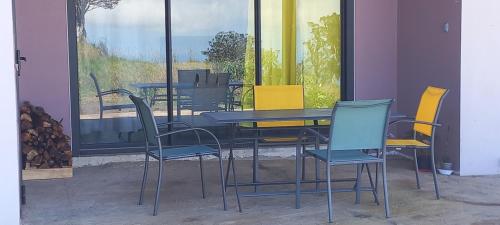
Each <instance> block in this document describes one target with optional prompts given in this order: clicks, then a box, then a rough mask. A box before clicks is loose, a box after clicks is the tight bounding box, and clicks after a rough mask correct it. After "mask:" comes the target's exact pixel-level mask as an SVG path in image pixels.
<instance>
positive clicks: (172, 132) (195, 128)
mask: <svg viewBox="0 0 500 225" xmlns="http://www.w3.org/2000/svg"><path fill="white" fill-rule="evenodd" d="M190 131H193V132H194V133H195V134H196V136H197V138H198V143H199V144H201V139H200V134H199V133H198V131H202V132H204V133H207V134H208V135H210V136H211V137H212V138H213V139H214V140H215V142H216V143H217V146H218V148H219V155H220V156H221V151H222V148H221V145H220V142H219V139H218V138H217V137H216V136H215V134H213V133H212V132H210V131H209V130H207V129H203V128H197V127H193V128H187V129H182V130H176V131H170V132H167V133H163V134H159V135H157V136H156V137H157V138H160V137H165V136H170V135H173V134H178V133H184V132H190ZM221 157H222V156H221Z"/></svg>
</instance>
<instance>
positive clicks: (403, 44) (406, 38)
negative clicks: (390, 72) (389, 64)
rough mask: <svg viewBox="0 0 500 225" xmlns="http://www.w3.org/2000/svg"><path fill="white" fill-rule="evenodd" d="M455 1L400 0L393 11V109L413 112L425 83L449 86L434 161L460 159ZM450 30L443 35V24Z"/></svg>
mask: <svg viewBox="0 0 500 225" xmlns="http://www.w3.org/2000/svg"><path fill="white" fill-rule="evenodd" d="M460 20H461V4H460V1H456V0H439V1H436V0H418V1H415V0H400V1H399V12H398V85H397V87H398V88H397V92H398V110H399V111H400V112H403V113H406V114H408V115H415V112H416V108H417V104H418V101H419V98H420V94H421V93H422V91H423V90H424V89H425V87H426V86H427V85H434V86H438V87H444V88H448V89H450V93H449V95H448V96H447V97H446V99H445V101H444V103H443V109H442V111H441V115H440V119H439V121H440V122H441V123H443V124H444V126H443V127H441V128H438V129H437V143H436V153H437V158H438V161H439V160H451V161H452V162H453V163H454V164H455V168H454V169H455V170H458V169H459V161H460V113H459V112H460V35H461V29H460V26H461V21H460ZM446 21H448V22H449V23H450V30H449V32H448V33H445V32H444V31H443V29H442V27H443V24H444V23H445V22H446Z"/></svg>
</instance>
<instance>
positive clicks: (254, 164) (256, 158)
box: [252, 139, 259, 192]
mask: <svg viewBox="0 0 500 225" xmlns="http://www.w3.org/2000/svg"><path fill="white" fill-rule="evenodd" d="M258 167H259V140H258V139H255V140H254V143H253V162H252V172H253V174H252V181H253V183H254V186H253V189H254V192H257V187H258V185H257V184H255V183H257V180H258V174H257V173H258Z"/></svg>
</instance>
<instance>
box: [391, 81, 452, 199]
mask: <svg viewBox="0 0 500 225" xmlns="http://www.w3.org/2000/svg"><path fill="white" fill-rule="evenodd" d="M448 93H449V90H446V91H445V93H444V94H443V96H442V97H441V99H440V100H439V103H438V107H437V110H436V113H435V115H434V121H433V122H432V123H429V122H425V121H417V120H415V119H413V118H405V119H401V120H396V121H393V122H391V123H390V124H389V127H390V126H393V125H396V124H399V123H411V124H425V125H430V126H432V135H431V136H430V137H429V138H430V145H429V146H428V147H419V146H390V145H388V146H387V148H388V150H392V151H402V150H403V151H404V150H413V161H414V164H415V165H414V168H415V179H416V183H417V189H420V188H421V186H420V175H419V171H418V170H419V168H418V158H417V152H418V151H422V150H424V151H425V150H427V151H429V150H430V152H431V166H432V178H433V180H434V191H435V193H436V199H438V200H439V199H440V198H441V196H440V192H439V184H438V179H437V172H436V162H435V149H434V145H435V143H434V140H435V132H436V127H441V126H442V125H441V124H440V123H438V117H439V114H440V112H441V106H442V103H443V100H444V99H445V97H446V96H447V95H448ZM422 135H423V136H426V135H424V134H420V133H419V132H417V131H415V130H413V139H414V140H418V137H420V136H422Z"/></svg>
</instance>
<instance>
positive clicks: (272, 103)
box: [254, 85, 304, 127]
mask: <svg viewBox="0 0 500 225" xmlns="http://www.w3.org/2000/svg"><path fill="white" fill-rule="evenodd" d="M254 107H255V110H276V109H303V108H304V88H303V87H302V85H278V86H255V87H254ZM287 126H288V127H290V126H304V121H279V122H258V123H257V127H287Z"/></svg>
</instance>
